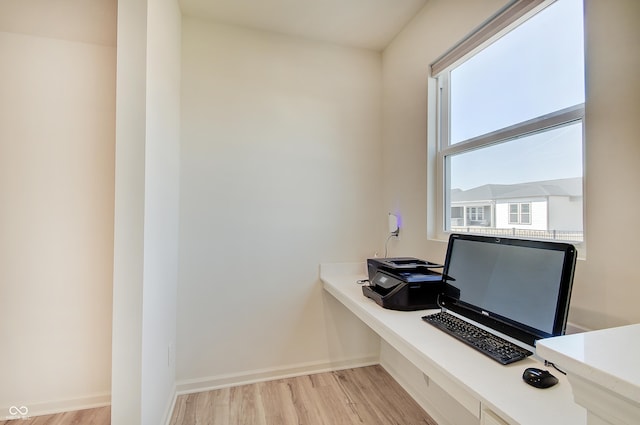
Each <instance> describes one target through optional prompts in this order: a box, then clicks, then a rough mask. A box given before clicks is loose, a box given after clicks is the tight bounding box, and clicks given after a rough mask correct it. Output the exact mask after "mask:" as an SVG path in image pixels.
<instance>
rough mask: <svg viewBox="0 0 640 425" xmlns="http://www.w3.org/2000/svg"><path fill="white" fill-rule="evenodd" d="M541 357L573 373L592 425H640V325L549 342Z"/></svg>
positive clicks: (571, 376) (578, 397)
mask: <svg viewBox="0 0 640 425" xmlns="http://www.w3.org/2000/svg"><path fill="white" fill-rule="evenodd" d="M537 352H538V353H539V354H540V355H541V356H544V358H546V359H547V360H549V361H552V362H554V363H556V364H557V365H559V367H562V368H564V369H565V370H566V371H567V376H568V377H569V382H571V386H572V387H573V393H574V396H575V400H576V402H577V403H579V404H581V405H582V406H584V407H585V408H586V409H587V411H588V424H589V425H604V424H615V425H631V424H634V425H635V424H640V324H639V325H629V326H623V327H619V328H612V329H603V330H599V331H592V332H585V333H582V334H576V335H565V336H560V337H556V338H549V339H546V340H543V341H540V342H539V343H538V348H537Z"/></svg>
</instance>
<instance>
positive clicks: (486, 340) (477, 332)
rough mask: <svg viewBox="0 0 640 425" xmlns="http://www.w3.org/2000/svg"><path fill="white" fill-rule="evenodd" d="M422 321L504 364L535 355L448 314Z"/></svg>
mask: <svg viewBox="0 0 640 425" xmlns="http://www.w3.org/2000/svg"><path fill="white" fill-rule="evenodd" d="M422 320H424V321H425V322H427V323H429V324H432V325H433V326H435V327H436V328H438V329H440V330H441V331H444V332H446V333H448V334H449V335H451V336H453V337H454V338H456V339H458V340H460V341H462V342H464V343H465V344H468V345H470V346H471V347H473V348H475V349H476V350H478V351H480V352H481V353H482V354H485V355H487V356H489V357H491V358H492V359H493V360H495V361H497V362H500V363H502V364H509V363H513V362H517V361H518V360H522V359H525V358H527V357H529V356H530V355H532V354H533V353H532V352H531V351H529V350H526V349H524V348H522V347H519V346H517V345H516V344H514V343H512V342H509V341H507V340H505V339H503V338H500V337H499V336H496V335H494V334H492V333H490V332H487V331H485V330H484V329H482V328H479V327H478V326H475V325H473V324H471V323H469V322H466V321H464V320H462V319H459V318H457V317H456V316H454V315H452V314H449V313H446V312H440V313H435V314H431V315H429V316H424V317H422Z"/></svg>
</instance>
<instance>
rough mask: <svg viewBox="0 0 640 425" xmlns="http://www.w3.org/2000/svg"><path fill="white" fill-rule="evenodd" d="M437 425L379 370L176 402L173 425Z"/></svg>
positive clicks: (213, 393)
mask: <svg viewBox="0 0 640 425" xmlns="http://www.w3.org/2000/svg"><path fill="white" fill-rule="evenodd" d="M205 424H206V425H351V424H358V425H363V424H365V425H420V424H425V425H437V424H436V422H435V421H434V420H433V419H432V418H431V417H430V416H429V415H428V414H427V413H426V412H425V411H424V410H422V408H420V406H419V405H418V404H417V403H416V402H415V401H414V400H413V399H412V398H411V396H409V395H408V394H407V393H406V392H405V391H404V390H403V389H402V387H400V385H399V384H398V383H397V382H396V381H395V380H394V379H393V378H392V377H391V376H390V375H389V374H388V373H387V372H386V371H385V370H384V369H383V368H382V367H381V366H369V367H363V368H356V369H347V370H341V371H336V372H327V373H321V374H315V375H308V376H300V377H296V378H288V379H279V380H275V381H269V382H260V383H257V384H251V385H243V386H239V387H232V388H223V389H220V390H214V391H207V392H201V393H195V394H188V395H183V396H180V397H178V399H177V401H176V405H175V408H174V412H173V418H172V420H171V425H205Z"/></svg>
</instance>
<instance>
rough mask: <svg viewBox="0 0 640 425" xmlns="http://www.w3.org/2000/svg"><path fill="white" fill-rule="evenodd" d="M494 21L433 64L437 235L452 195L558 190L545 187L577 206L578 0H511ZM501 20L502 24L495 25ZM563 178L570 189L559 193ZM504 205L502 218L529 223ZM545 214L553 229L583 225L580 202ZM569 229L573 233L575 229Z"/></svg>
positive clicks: (521, 209)
mask: <svg viewBox="0 0 640 425" xmlns="http://www.w3.org/2000/svg"><path fill="white" fill-rule="evenodd" d="M532 4H536V6H535V7H533V6H531V5H532ZM518 7H520V8H525V7H529V8H532V9H527V10H525V11H523V10H522V9H518ZM514 8H515V9H516V11H515V12H514V11H513V10H512V9H514ZM518 13H519V14H518ZM505 16H507V18H506V19H505V18H504V17H505ZM498 18H499V19H498ZM498 18H496V19H493V20H490V21H489V23H488V24H487V26H486V27H483V28H481V29H480V30H478V31H477V32H476V33H474V34H472V35H471V36H470V37H469V38H467V39H465V40H463V42H461V43H460V44H459V45H457V46H456V47H454V48H453V49H452V50H451V51H450V52H449V53H447V54H445V55H444V56H443V58H441V59H440V60H438V61H437V62H436V63H434V64H432V75H433V76H434V77H435V78H436V83H437V87H438V99H437V111H438V119H437V122H438V132H437V133H438V147H437V155H438V156H437V178H438V181H439V184H438V187H439V195H438V197H437V198H438V200H437V202H438V210H439V211H440V213H439V214H440V217H439V219H438V220H439V221H440V226H438V228H442V230H443V234H442V237H445V233H444V232H449V231H452V230H455V231H458V229H452V227H455V222H456V220H452V218H453V217H454V216H453V215H452V214H454V211H453V208H452V197H453V198H460V199H462V198H463V199H466V200H467V201H471V202H474V201H479V200H481V199H482V200H487V199H489V200H490V201H492V202H500V201H501V200H504V199H506V198H509V197H511V198H513V197H515V196H517V197H519V198H532V199H533V198H536V197H540V196H547V195H548V193H546V192H548V191H549V190H551V189H548V188H551V187H553V188H563V189H562V190H561V189H557V190H556V189H553V190H554V196H555V195H556V193H557V194H558V196H565V195H566V197H567V199H569V198H570V199H571V200H572V201H574V202H575V200H578V201H579V202H580V204H581V205H582V176H583V169H582V167H583V118H584V100H585V95H584V46H583V38H584V29H583V10H582V0H560V1H549V0H536V1H515V2H513V3H512V4H511V6H509V7H507V8H506V9H505V10H504V11H501V12H500V13H499V16H498ZM505 21H507V22H511V23H510V24H509V25H508V26H506V27H504V28H502V27H499V28H497V29H496V28H494V27H495V26H496V25H503V23H504V22H505ZM492 30H493V33H492V32H491V31H492ZM470 44H471V45H470ZM461 46H462V47H461ZM461 51H462V53H460V52H461ZM449 56H451V57H452V58H449ZM576 180H579V182H580V183H579V184H578V185H575V184H573V182H575V181H576ZM567 182H571V184H572V186H571V187H572V189H571V190H572V191H571V193H569V192H568V191H567V190H564V188H566V187H568V186H569V183H567ZM563 190H564V192H563ZM473 194H477V195H478V196H479V197H478V199H475V198H473V197H472V195H473ZM555 205H558V207H557V208H561V207H560V206H561V205H563V204H562V203H561V202H558V203H554V208H555ZM567 205H568V203H567ZM512 208H513V209H512ZM508 211H509V217H508V223H509V224H511V223H518V224H531V204H530V203H514V204H510V205H509V210H508ZM470 214H475V213H473V212H470V211H468V215H467V218H468V219H469V217H470ZM553 214H557V216H558V217H559V218H561V219H559V220H555V219H553V218H552V217H551V216H552V215H553ZM570 214H573V215H579V217H577V216H576V217H573V218H572V217H569V215H570ZM549 215H550V218H549V222H553V223H560V225H561V226H562V223H561V220H566V221H567V223H568V225H569V224H570V225H572V226H573V224H572V223H576V222H579V223H582V207H580V208H572V209H571V210H570V211H569V210H568V209H565V210H562V211H560V210H557V211H554V210H553V209H551V208H550V209H549ZM544 230H549V229H544ZM554 230H566V229H554ZM573 230H574V231H575V229H573ZM577 233H578V236H577V237H578V238H579V240H582V230H581V229H580V230H579V231H577ZM496 234H501V233H500V232H499V229H496ZM573 240H574V241H575V239H573Z"/></svg>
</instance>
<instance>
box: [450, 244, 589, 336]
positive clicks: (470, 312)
mask: <svg viewBox="0 0 640 425" xmlns="http://www.w3.org/2000/svg"><path fill="white" fill-rule="evenodd" d="M457 240H469V241H475V242H483V243H491V244H499V245H514V246H523V247H528V248H535V249H547V250H554V251H562V252H563V253H564V259H563V265H562V272H561V277H560V279H561V281H560V285H559V288H558V296H557V305H556V312H555V316H554V319H553V330H552V332H551V333H549V332H546V331H544V330H541V329H535V328H532V327H530V326H528V325H526V324H524V323H521V322H518V321H516V320H513V319H510V318H508V317H504V316H501V315H499V314H497V313H494V312H492V311H489V310H487V309H485V308H483V307H482V306H476V305H472V304H469V303H467V302H464V301H461V300H459V299H457V298H456V297H455V296H454V295H453V293H452V291H446V290H445V293H443V294H441V296H440V297H439V305H440V307H441V308H443V309H447V310H450V311H453V312H455V313H457V314H458V315H461V316H463V317H466V318H468V319H470V320H473V321H475V322H478V323H481V324H483V325H485V326H487V327H489V328H491V329H494V330H497V331H499V332H501V333H503V334H505V335H508V336H510V337H512V338H514V339H516V340H518V341H521V342H523V343H525V344H527V345H529V346H535V344H536V341H537V340H539V339H543V338H549V337H552V336H559V335H564V333H565V331H566V326H567V317H568V314H569V304H570V301H571V290H572V287H573V277H574V273H575V265H576V259H577V251H576V248H575V247H574V246H573V245H572V244H570V243H566V242H557V241H542V240H533V239H516V238H508V237H501V236H483V235H473V234H461V233H452V234H451V235H450V236H449V243H448V245H447V254H446V257H445V265H444V270H443V275H444V279H443V280H444V281H445V288H447V287H449V285H450V286H452V285H451V283H452V282H453V279H452V278H450V277H449V266H450V258H451V253H452V252H453V247H454V245H455V243H456V241H457ZM450 282H451V283H450ZM447 284H448V285H447Z"/></svg>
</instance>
